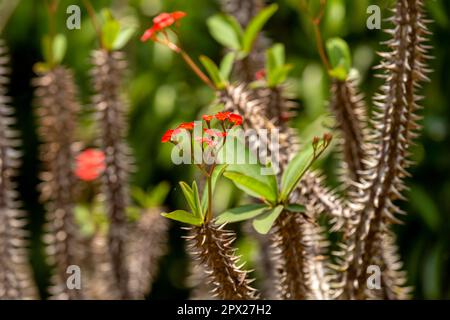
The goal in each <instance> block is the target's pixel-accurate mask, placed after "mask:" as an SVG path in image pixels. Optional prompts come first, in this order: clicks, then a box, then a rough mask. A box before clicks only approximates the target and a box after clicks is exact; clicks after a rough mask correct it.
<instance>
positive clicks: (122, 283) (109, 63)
mask: <svg viewBox="0 0 450 320" xmlns="http://www.w3.org/2000/svg"><path fill="white" fill-rule="evenodd" d="M92 63H93V66H94V67H93V70H92V78H93V84H94V89H95V93H96V94H95V96H94V99H93V103H94V105H95V107H96V110H97V119H96V120H97V123H98V126H99V145H100V146H101V148H102V150H103V151H104V153H105V164H106V170H105V173H104V174H103V177H102V194H103V197H104V201H105V204H106V210H107V213H108V217H109V220H110V225H109V230H108V247H109V253H110V256H111V263H112V268H113V277H114V279H115V281H116V283H117V285H118V289H119V291H120V295H121V298H122V299H129V298H131V293H130V290H129V271H128V268H127V262H126V260H127V259H126V243H127V217H126V208H127V206H128V204H129V191H128V176H129V172H130V163H131V156H130V150H129V148H128V146H127V144H126V142H125V135H126V125H125V112H126V108H127V104H126V102H125V101H124V99H123V97H122V95H121V86H122V77H123V73H124V70H125V68H126V62H125V60H124V54H123V53H122V52H119V51H113V52H109V51H106V50H104V49H101V50H96V51H94V52H93V53H92Z"/></svg>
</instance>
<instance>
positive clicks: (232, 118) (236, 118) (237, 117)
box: [228, 113, 242, 126]
mask: <svg viewBox="0 0 450 320" xmlns="http://www.w3.org/2000/svg"><path fill="white" fill-rule="evenodd" d="M228 121H230V122H232V123H234V125H236V126H239V125H241V124H242V117H241V116H240V115H238V114H236V113H232V114H230V116H229V117H228Z"/></svg>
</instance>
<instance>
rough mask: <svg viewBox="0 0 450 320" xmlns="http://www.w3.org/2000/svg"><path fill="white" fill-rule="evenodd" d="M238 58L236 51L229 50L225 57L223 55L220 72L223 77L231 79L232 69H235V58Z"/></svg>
mask: <svg viewBox="0 0 450 320" xmlns="http://www.w3.org/2000/svg"><path fill="white" fill-rule="evenodd" d="M235 59H236V53H235V52H228V53H227V54H226V55H225V57H223V59H222V62H221V63H220V74H221V76H222V79H224V80H226V81H228V80H229V79H230V74H231V70H232V69H233V64H234V60H235Z"/></svg>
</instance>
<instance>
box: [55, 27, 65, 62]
mask: <svg viewBox="0 0 450 320" xmlns="http://www.w3.org/2000/svg"><path fill="white" fill-rule="evenodd" d="M52 50H53V63H54V64H59V63H61V61H62V60H63V58H64V56H65V54H66V50H67V38H66V37H65V36H64V35H63V34H57V35H56V36H55V37H54V38H53V44H52Z"/></svg>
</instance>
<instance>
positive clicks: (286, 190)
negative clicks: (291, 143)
mask: <svg viewBox="0 0 450 320" xmlns="http://www.w3.org/2000/svg"><path fill="white" fill-rule="evenodd" d="M313 161H314V148H313V146H312V144H308V145H307V146H306V147H305V148H304V149H303V150H301V151H300V152H299V153H298V154H297V155H296V156H295V157H294V159H292V160H291V161H290V162H289V164H288V166H287V167H286V170H285V171H284V172H283V176H282V177H281V193H280V201H285V200H287V199H288V198H289V195H290V194H291V192H292V190H294V188H295V187H296V186H297V184H298V182H299V180H300V179H301V177H302V176H303V175H304V174H305V172H306V171H307V170H308V169H309V167H310V166H311V164H312V163H313Z"/></svg>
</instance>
